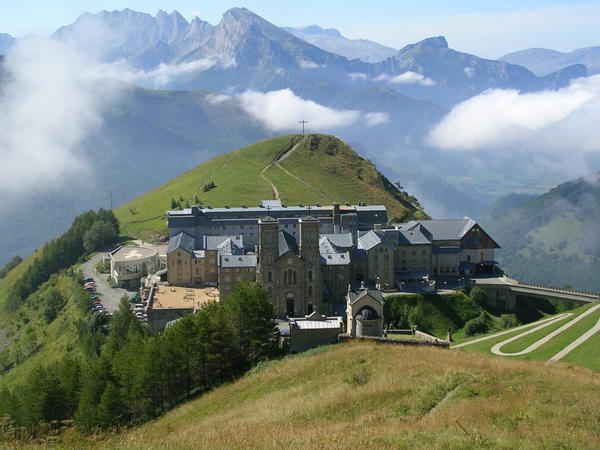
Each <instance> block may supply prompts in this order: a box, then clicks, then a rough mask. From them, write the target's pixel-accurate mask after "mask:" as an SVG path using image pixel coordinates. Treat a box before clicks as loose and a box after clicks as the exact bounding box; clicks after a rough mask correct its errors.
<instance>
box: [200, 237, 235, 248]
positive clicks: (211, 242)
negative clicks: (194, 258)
mask: <svg viewBox="0 0 600 450" xmlns="http://www.w3.org/2000/svg"><path fill="white" fill-rule="evenodd" d="M228 239H229V240H231V242H233V243H234V244H235V245H237V246H238V247H240V248H243V247H244V241H243V239H242V236H241V235H235V236H225V235H222V236H206V235H205V236H204V239H203V246H202V247H203V249H204V250H219V246H220V245H221V244H223V243H224V242H225V241H227V240H228Z"/></svg>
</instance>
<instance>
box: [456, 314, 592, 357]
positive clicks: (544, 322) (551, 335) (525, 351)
mask: <svg viewBox="0 0 600 450" xmlns="http://www.w3.org/2000/svg"><path fill="white" fill-rule="evenodd" d="M599 309H600V304H598V305H595V306H592V307H591V308H590V309H588V310H587V311H585V312H583V313H581V314H580V315H578V316H577V317H575V318H574V319H573V320H570V321H569V322H567V323H565V324H564V325H562V326H561V327H559V328H557V329H556V330H554V331H552V332H551V333H548V334H547V335H546V336H544V337H543V338H541V339H539V340H537V341H536V342H534V343H533V344H531V345H530V346H528V347H527V348H525V349H523V350H521V351H519V352H515V353H507V352H503V351H502V350H501V349H502V347H504V346H505V345H507V344H509V343H511V342H514V341H516V340H518V339H521V338H522V337H524V336H527V335H529V334H532V333H535V332H536V331H538V330H541V329H543V328H546V327H548V326H550V325H553V324H555V323H557V322H560V321H562V320H564V319H566V318H568V317H570V316H572V315H573V314H572V313H564V314H559V315H558V316H555V317H550V318H548V319H544V320H540V321H538V322H534V323H530V324H527V325H522V326H520V327H516V328H511V329H510V330H506V331H502V332H500V333H494V334H491V335H489V336H484V337H481V338H478V339H473V340H472V341H469V342H464V343H462V344H458V345H454V346H452V348H460V347H465V346H467V345H471V344H475V343H477V342H483V341H486V340H489V339H494V338H496V337H498V336H503V335H505V334H509V333H513V332H514V331H518V330H522V329H527V328H531V327H533V328H531V329H528V330H527V331H524V332H522V333H519V334H517V335H515V336H512V337H510V338H508V339H505V340H503V341H501V342H498V343H497V344H495V345H494V346H493V347H492V348H491V350H490V351H491V352H492V353H493V354H494V355H499V356H520V355H526V354H528V353H531V352H533V351H534V350H536V349H538V348H539V347H541V346H542V345H544V344H545V343H546V342H548V341H549V340H551V339H552V338H554V337H555V336H557V335H559V334H560V333H562V332H563V331H565V330H567V329H569V328H571V327H572V326H573V325H575V324H576V323H578V322H579V321H581V320H583V319H585V318H586V317H587V316H589V315H590V314H593V313H594V312H596V311H597V310H599ZM599 331H600V320H598V322H597V323H596V325H594V326H593V327H592V328H590V329H589V330H588V331H586V332H585V333H584V334H582V335H581V336H580V337H578V338H577V339H575V340H574V341H573V342H571V343H570V344H569V345H567V346H566V347H565V348H564V349H562V350H561V351H560V352H558V353H557V354H556V355H554V356H552V357H551V358H550V359H549V360H550V361H558V360H560V359H562V358H563V357H564V356H566V355H568V354H569V353H570V352H572V351H573V350H575V349H576V348H577V347H579V346H580V345H581V344H583V343H584V342H586V341H587V340H588V339H590V338H591V337H592V336H593V335H594V334H596V333H597V332H599Z"/></svg>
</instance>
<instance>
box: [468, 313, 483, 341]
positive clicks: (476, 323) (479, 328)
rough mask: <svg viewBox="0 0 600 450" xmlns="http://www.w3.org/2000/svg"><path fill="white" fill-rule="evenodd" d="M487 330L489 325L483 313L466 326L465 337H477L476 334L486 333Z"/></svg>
mask: <svg viewBox="0 0 600 450" xmlns="http://www.w3.org/2000/svg"><path fill="white" fill-rule="evenodd" d="M487 330H488V325H487V322H486V320H485V316H484V315H483V313H481V314H480V315H479V317H476V318H474V319H471V320H469V321H468V322H467V323H466V324H465V336H475V335H476V334H481V333H485V332H486V331H487Z"/></svg>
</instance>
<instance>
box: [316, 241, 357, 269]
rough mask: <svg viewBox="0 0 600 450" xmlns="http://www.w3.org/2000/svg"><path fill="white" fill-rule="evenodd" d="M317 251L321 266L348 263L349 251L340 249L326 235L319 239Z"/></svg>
mask: <svg viewBox="0 0 600 450" xmlns="http://www.w3.org/2000/svg"><path fill="white" fill-rule="evenodd" d="M329 236H332V235H329ZM319 253H320V255H321V258H320V263H321V265H323V266H345V265H348V264H350V252H347V251H342V250H341V249H340V248H339V247H338V246H337V245H335V244H333V243H332V242H331V240H330V239H329V238H328V237H321V239H319Z"/></svg>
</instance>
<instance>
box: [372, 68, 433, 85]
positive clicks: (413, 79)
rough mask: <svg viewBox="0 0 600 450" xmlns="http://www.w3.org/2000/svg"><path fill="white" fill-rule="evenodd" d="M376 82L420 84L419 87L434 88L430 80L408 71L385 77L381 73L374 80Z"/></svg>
mask: <svg viewBox="0 0 600 450" xmlns="http://www.w3.org/2000/svg"><path fill="white" fill-rule="evenodd" d="M375 80H376V81H387V82H388V83H394V84H420V85H421V86H435V84H436V83H435V81H433V80H432V79H431V78H427V77H426V76H424V75H421V74H420V73H416V72H411V71H410V70H409V71H407V72H404V73H401V74H400V75H395V76H391V75H387V74H385V73H382V74H381V75H378V76H377V77H376V78H375Z"/></svg>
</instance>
